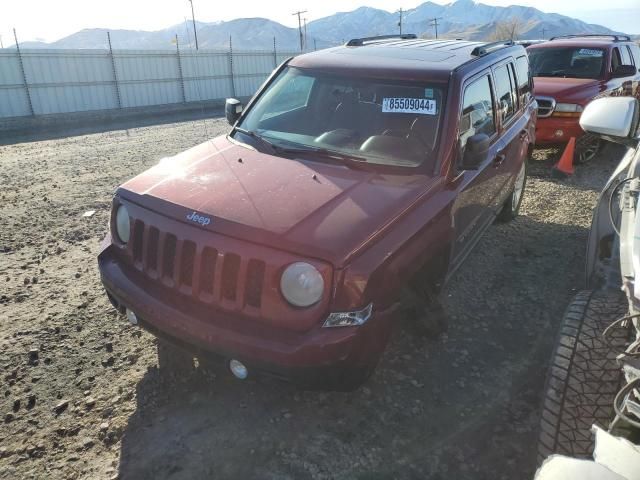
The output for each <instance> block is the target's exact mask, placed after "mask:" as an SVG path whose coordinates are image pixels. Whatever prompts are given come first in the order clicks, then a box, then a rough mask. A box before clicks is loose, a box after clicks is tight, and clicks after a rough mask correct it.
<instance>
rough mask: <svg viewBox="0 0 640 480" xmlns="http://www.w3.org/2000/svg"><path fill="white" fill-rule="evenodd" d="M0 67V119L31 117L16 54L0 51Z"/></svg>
mask: <svg viewBox="0 0 640 480" xmlns="http://www.w3.org/2000/svg"><path fill="white" fill-rule="evenodd" d="M0 66H2V68H0V117H22V116H26V115H31V111H30V110H29V101H28V100H27V92H26V90H25V88H24V80H23V79H22V73H21V71H20V60H19V59H18V56H17V54H16V52H15V51H14V52H12V51H7V50H2V51H0Z"/></svg>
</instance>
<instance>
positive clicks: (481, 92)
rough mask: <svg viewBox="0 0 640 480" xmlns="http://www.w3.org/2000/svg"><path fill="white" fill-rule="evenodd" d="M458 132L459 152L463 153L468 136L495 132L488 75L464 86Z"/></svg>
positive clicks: (490, 134)
mask: <svg viewBox="0 0 640 480" xmlns="http://www.w3.org/2000/svg"><path fill="white" fill-rule="evenodd" d="M459 132H460V152H461V153H464V148H465V146H466V145H467V139H468V138H469V137H471V136H473V135H476V134H478V133H484V134H487V135H488V136H490V137H491V136H492V135H493V134H494V133H496V124H495V121H494V117H493V96H492V94H491V81H490V79H489V75H485V76H483V77H481V78H479V79H477V80H475V81H474V82H473V83H471V84H470V85H468V86H467V88H465V90H464V98H463V100H462V116H461V117H460V127H459Z"/></svg>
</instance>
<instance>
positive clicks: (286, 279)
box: [280, 262, 324, 307]
mask: <svg viewBox="0 0 640 480" xmlns="http://www.w3.org/2000/svg"><path fill="white" fill-rule="evenodd" d="M280 290H281V291H282V295H284V298H286V299H287V302H289V303H290V304H291V305H295V306H296V307H309V306H311V305H313V304H314V303H316V302H317V301H318V300H320V298H322V292H323V291H324V280H323V279H322V275H320V272H319V271H318V270H317V269H316V267H314V266H313V265H309V264H308V263H304V262H296V263H292V264H291V265H289V266H288V267H287V268H286V269H285V271H284V272H283V273H282V278H281V279H280Z"/></svg>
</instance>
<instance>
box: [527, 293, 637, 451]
mask: <svg viewBox="0 0 640 480" xmlns="http://www.w3.org/2000/svg"><path fill="white" fill-rule="evenodd" d="M626 312H627V302H626V298H625V297H624V295H623V294H622V293H621V292H618V291H611V290H609V291H597V292H591V291H582V292H579V293H578V294H577V295H576V296H575V297H574V298H573V300H572V302H571V303H570V304H569V306H568V307H567V310H566V312H565V314H564V318H563V319H562V325H561V330H560V333H559V336H558V340H557V343H556V348H555V350H554V352H553V354H552V358H551V365H550V367H549V372H548V373H547V381H546V385H545V395H544V400H543V405H542V418H541V420H540V433H539V438H538V462H542V460H544V459H545V458H546V457H548V456H549V455H551V454H554V453H559V454H564V455H570V456H574V457H582V458H585V457H591V454H592V452H593V439H592V434H591V426H592V425H593V424H594V423H595V424H598V425H600V426H601V427H605V428H606V427H608V426H609V422H610V421H611V420H613V418H614V416H615V414H614V411H613V399H614V397H615V395H616V393H617V392H618V390H619V389H620V387H621V385H622V372H621V370H620V367H619V366H618V365H617V364H616V361H615V358H616V355H617V354H618V353H620V352H621V351H622V350H623V349H624V347H625V345H626V343H627V340H628V338H629V336H628V332H625V331H622V330H617V331H616V332H615V333H614V335H613V338H612V342H613V345H614V348H613V349H612V348H610V347H609V346H608V345H607V344H606V343H605V342H604V340H603V339H602V332H603V331H604V330H605V328H606V327H607V326H609V325H610V324H611V323H612V322H613V321H614V320H616V319H617V318H620V317H621V316H623V315H624V314H625V313H626Z"/></svg>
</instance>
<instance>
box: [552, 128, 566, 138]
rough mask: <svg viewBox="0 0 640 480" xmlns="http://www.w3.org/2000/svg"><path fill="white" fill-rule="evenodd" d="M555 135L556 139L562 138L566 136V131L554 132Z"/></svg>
mask: <svg viewBox="0 0 640 480" xmlns="http://www.w3.org/2000/svg"><path fill="white" fill-rule="evenodd" d="M553 134H554V135H555V136H556V137H562V136H563V135H564V131H563V130H556V131H555V132H553Z"/></svg>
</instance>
